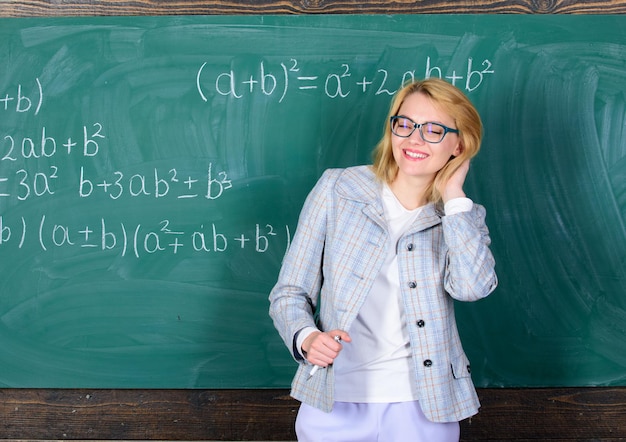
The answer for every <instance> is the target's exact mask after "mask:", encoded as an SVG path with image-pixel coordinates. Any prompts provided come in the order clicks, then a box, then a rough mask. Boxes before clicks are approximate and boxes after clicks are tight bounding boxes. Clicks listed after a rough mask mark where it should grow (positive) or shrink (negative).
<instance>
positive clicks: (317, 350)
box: [302, 330, 352, 367]
mask: <svg viewBox="0 0 626 442" xmlns="http://www.w3.org/2000/svg"><path fill="white" fill-rule="evenodd" d="M337 336H338V337H339V338H337V339H336V337H337ZM342 341H343V342H351V341H352V339H351V338H350V335H349V334H348V333H347V332H345V331H343V330H331V331H328V332H320V331H317V332H313V333H311V334H310V335H309V336H307V337H306V339H305V340H304V342H302V350H303V351H304V352H305V354H306V360H307V361H308V362H309V363H311V364H313V365H318V366H320V367H328V366H329V365H330V364H332V363H333V361H334V360H335V358H336V357H337V356H338V355H339V352H340V351H341V349H342V348H343V345H342V344H341V342H342Z"/></svg>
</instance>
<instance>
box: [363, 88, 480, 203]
mask: <svg viewBox="0 0 626 442" xmlns="http://www.w3.org/2000/svg"><path fill="white" fill-rule="evenodd" d="M417 93H421V94H424V95H426V96H427V97H429V98H430V99H431V100H432V101H433V103H434V104H435V106H437V108H439V109H440V110H441V111H443V112H445V113H446V114H448V115H449V116H450V117H452V118H453V119H454V123H455V125H456V127H455V128H456V129H458V130H459V137H460V142H461V153H460V154H459V155H458V156H456V157H454V158H451V159H450V161H448V162H447V163H446V165H445V166H444V167H443V168H442V169H441V170H440V171H439V172H437V175H436V176H435V179H434V180H433V182H432V183H431V184H430V186H429V187H428V188H427V189H426V199H427V200H428V201H429V202H435V203H437V202H440V201H441V194H440V193H439V191H438V190H437V187H438V184H440V183H445V182H447V181H448V180H449V179H450V177H451V176H452V175H453V174H454V172H456V170H457V169H458V168H459V166H460V165H461V164H462V163H463V162H464V161H465V160H466V159H469V158H472V157H474V156H475V155H476V154H477V153H478V151H479V150H480V142H481V139H482V132H483V129H482V128H483V126H482V123H481V121H480V115H478V111H477V110H476V108H475V107H474V105H473V104H472V103H471V102H470V101H469V99H468V98H467V97H466V96H465V94H463V92H461V91H460V90H459V89H458V88H457V87H455V86H453V85H452V84H450V83H448V82H447V81H445V80H441V79H439V78H428V79H426V80H421V81H415V82H412V83H409V84H407V85H406V86H404V87H403V88H402V89H400V90H399V91H398V92H397V93H396V95H395V97H394V99H393V101H392V102H391V107H390V109H389V114H388V115H387V121H386V122H385V130H384V134H383V137H382V139H381V140H380V141H379V142H378V144H377V145H376V148H375V149H374V165H373V169H374V173H375V174H376V176H377V177H378V178H379V179H380V180H381V181H385V182H387V183H388V184H391V183H392V182H393V180H394V179H395V178H396V176H397V174H398V165H397V163H396V160H395V159H394V157H393V152H392V148H391V125H390V122H389V119H390V118H391V117H392V116H394V115H397V114H398V111H399V110H400V107H401V106H402V104H403V103H404V100H405V99H406V98H407V97H408V96H409V95H412V94H417ZM447 136H450V135H447Z"/></svg>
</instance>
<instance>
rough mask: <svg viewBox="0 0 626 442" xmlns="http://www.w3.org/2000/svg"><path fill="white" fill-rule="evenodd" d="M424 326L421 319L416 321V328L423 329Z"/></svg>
mask: <svg viewBox="0 0 626 442" xmlns="http://www.w3.org/2000/svg"><path fill="white" fill-rule="evenodd" d="M425 325H426V323H425V322H424V320H423V319H420V320H419V321H417V326H418V327H419V328H422V327H424V326H425Z"/></svg>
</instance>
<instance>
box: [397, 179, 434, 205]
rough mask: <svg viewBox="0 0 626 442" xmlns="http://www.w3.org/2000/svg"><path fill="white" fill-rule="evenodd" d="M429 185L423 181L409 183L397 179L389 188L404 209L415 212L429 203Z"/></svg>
mask: <svg viewBox="0 0 626 442" xmlns="http://www.w3.org/2000/svg"><path fill="white" fill-rule="evenodd" d="M429 184H430V183H423V182H421V180H413V181H411V182H409V181H407V180H404V179H401V178H400V177H396V179H395V180H393V182H392V183H391V184H389V188H390V189H391V191H392V192H393V194H394V195H395V196H396V198H398V201H400V204H402V205H403V206H404V208H406V209H408V210H413V209H417V208H418V207H422V206H423V205H425V204H426V203H427V202H428V199H427V198H426V189H427V188H428V185H429Z"/></svg>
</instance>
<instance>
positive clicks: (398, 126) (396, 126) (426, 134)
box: [389, 115, 459, 144]
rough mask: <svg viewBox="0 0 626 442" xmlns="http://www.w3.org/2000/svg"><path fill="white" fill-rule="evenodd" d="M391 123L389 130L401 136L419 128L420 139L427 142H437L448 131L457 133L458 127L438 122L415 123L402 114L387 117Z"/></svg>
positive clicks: (409, 134)
mask: <svg viewBox="0 0 626 442" xmlns="http://www.w3.org/2000/svg"><path fill="white" fill-rule="evenodd" d="M389 122H390V123H391V132H393V133H394V135H397V136H399V137H402V138H408V137H410V136H411V134H412V133H413V132H415V129H419V134H420V136H421V137H422V140H424V141H426V142H427V143H431V144H437V143H441V142H442V141H443V138H444V137H445V136H446V134H447V133H448V132H451V133H453V134H458V133H459V130H458V129H452V128H450V127H447V126H444V125H443V124H439V123H430V122H426V123H419V124H418V123H416V122H415V121H413V120H411V119H410V118H408V117H403V116H402V115H396V116H393V117H391V118H390V119H389Z"/></svg>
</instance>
